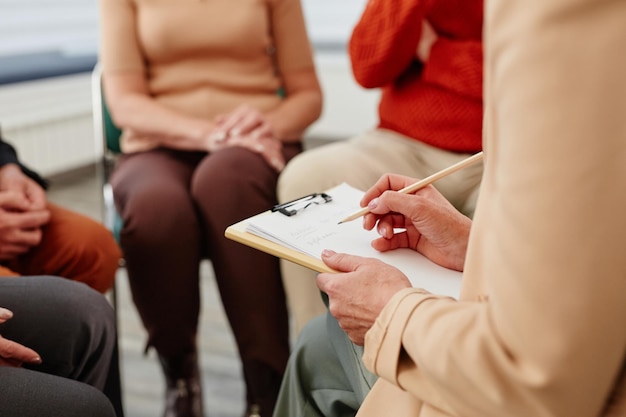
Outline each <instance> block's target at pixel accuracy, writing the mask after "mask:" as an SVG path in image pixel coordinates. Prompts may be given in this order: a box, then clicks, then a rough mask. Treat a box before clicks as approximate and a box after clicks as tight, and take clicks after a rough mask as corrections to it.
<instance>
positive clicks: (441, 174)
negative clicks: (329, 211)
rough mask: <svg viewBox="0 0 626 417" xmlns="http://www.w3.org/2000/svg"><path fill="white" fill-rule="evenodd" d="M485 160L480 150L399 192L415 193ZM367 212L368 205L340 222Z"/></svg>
mask: <svg viewBox="0 0 626 417" xmlns="http://www.w3.org/2000/svg"><path fill="white" fill-rule="evenodd" d="M482 160H483V153H482V152H478V153H476V154H474V155H472V156H470V157H469V158H467V159H464V160H462V161H460V162H457V163H456V164H454V165H450V166H449V167H447V168H444V169H442V170H441V171H439V172H436V173H434V174H432V175H430V176H428V177H426V178H424V179H422V180H419V181H417V182H414V183H413V184H411V185H407V186H406V187H404V188H402V189H401V190H398V191H397V192H398V193H402V194H410V193H413V192H415V191H417V190H419V189H420V188H424V187H426V186H427V185H430V184H432V183H433V182H435V181H437V180H440V179H441V178H444V177H447V176H448V175H450V174H453V173H455V172H457V171H459V170H461V169H463V168H465V167H468V166H470V165H474V164H476V163H478V162H480V161H482ZM367 213H369V209H368V208H367V207H364V208H362V209H361V210H358V211H356V212H354V213H352V214H351V215H349V216H348V217H346V218H345V219H343V220H342V221H340V222H339V224H341V223H346V222H350V221H352V220H355V219H358V218H359V217H361V216H364V215H366V214H367Z"/></svg>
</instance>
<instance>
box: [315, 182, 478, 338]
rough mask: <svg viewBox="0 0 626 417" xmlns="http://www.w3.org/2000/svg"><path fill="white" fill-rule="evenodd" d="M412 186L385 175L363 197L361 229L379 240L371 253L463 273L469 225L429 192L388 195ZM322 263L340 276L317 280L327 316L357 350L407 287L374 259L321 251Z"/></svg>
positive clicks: (394, 271) (324, 275) (392, 270)
mask: <svg viewBox="0 0 626 417" xmlns="http://www.w3.org/2000/svg"><path fill="white" fill-rule="evenodd" d="M415 181H416V180H415V179H414V178H409V177H405V176H401V175H393V174H386V175H384V176H383V177H381V178H380V179H379V180H378V182H377V183H376V184H375V185H374V186H373V187H372V188H370V189H369V190H368V191H367V192H366V193H365V195H364V196H363V199H362V200H361V206H362V207H366V206H367V207H368V209H369V213H368V214H366V215H365V216H364V218H363V227H364V228H365V229H367V230H372V229H374V227H376V230H377V231H378V234H379V235H380V237H379V238H377V239H375V240H374V241H372V247H374V248H375V249H376V250H378V251H381V252H386V251H389V250H394V249H397V248H410V249H412V250H415V251H416V252H419V253H421V254H422V255H424V256H426V257H427V258H429V259H430V260H432V261H433V262H435V263H437V264H439V265H442V266H444V267H447V268H450V269H455V270H458V271H462V270H463V264H464V262H465V253H466V250H467V243H468V240H469V231H470V228H471V220H470V219H469V218H468V217H466V216H464V215H463V214H461V213H460V212H458V211H457V210H456V209H455V208H454V206H452V204H451V203H450V202H449V201H448V200H447V199H446V198H445V197H444V196H443V195H441V194H440V193H439V192H438V191H437V190H436V189H435V188H434V187H432V186H428V187H425V188H423V189H421V190H419V191H417V192H416V193H414V194H402V193H396V192H392V191H397V190H400V189H402V188H404V187H405V186H407V185H410V184H413V183H414V182H415ZM397 230H399V231H397ZM396 231H397V232H396ZM322 260H323V261H324V263H325V264H326V265H328V266H329V267H331V268H332V269H334V270H336V271H339V273H321V274H319V275H318V277H317V286H318V287H319V288H320V290H322V291H323V292H325V293H326V294H327V295H328V298H329V311H330V313H331V314H332V315H333V316H335V318H336V319H337V321H338V322H339V325H340V326H341V328H342V329H343V330H344V331H345V332H346V334H347V335H348V337H349V338H350V340H352V341H353V342H354V343H356V344H358V345H362V344H363V343H364V340H365V333H366V332H367V331H368V330H369V329H370V328H371V327H372V325H373V324H374V322H375V320H376V318H377V317H378V315H379V314H380V312H381V311H382V309H383V308H384V307H385V305H386V304H387V303H388V302H389V300H390V299H391V297H393V295H394V294H396V293H397V292H398V291H400V290H402V289H404V288H410V287H411V284H410V282H409V280H408V278H407V277H406V276H405V275H404V274H403V273H402V272H401V271H400V270H398V269H397V268H395V267H393V266H390V265H388V264H386V263H384V262H382V261H380V260H378V259H373V258H363V257H360V256H355V255H349V254H342V253H335V252H333V251H330V250H325V251H324V252H323V253H322Z"/></svg>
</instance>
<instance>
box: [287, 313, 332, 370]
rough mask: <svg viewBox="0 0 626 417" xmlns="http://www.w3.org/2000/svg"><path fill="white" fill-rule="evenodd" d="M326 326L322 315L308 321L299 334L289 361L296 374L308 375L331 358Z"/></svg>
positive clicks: (324, 317)
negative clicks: (296, 371)
mask: <svg viewBox="0 0 626 417" xmlns="http://www.w3.org/2000/svg"><path fill="white" fill-rule="evenodd" d="M328 340H329V335H328V332H327V326H326V315H325V314H322V315H320V316H318V317H315V318H313V319H312V320H310V321H309V322H308V323H307V324H306V325H305V326H304V327H303V328H302V331H301V332H300V335H299V336H298V340H297V341H296V344H295V346H294V347H293V351H292V353H291V358H290V361H291V362H293V363H292V365H291V366H295V367H296V368H297V369H298V373H299V374H302V375H309V374H310V373H312V371H313V370H314V369H316V368H318V367H319V366H320V364H321V363H323V362H325V361H326V360H327V359H328V358H329V357H332V355H333V351H332V346H331V344H330V343H329V341H328Z"/></svg>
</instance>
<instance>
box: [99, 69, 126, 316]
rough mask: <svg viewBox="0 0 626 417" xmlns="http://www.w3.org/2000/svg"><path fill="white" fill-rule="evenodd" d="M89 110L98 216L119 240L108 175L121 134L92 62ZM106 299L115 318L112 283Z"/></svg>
mask: <svg viewBox="0 0 626 417" xmlns="http://www.w3.org/2000/svg"><path fill="white" fill-rule="evenodd" d="M91 94H92V97H91V98H92V113H93V126H94V141H95V146H96V147H95V149H97V150H102V157H101V160H100V161H98V163H96V175H97V176H98V178H99V179H100V180H101V181H102V202H103V204H102V218H103V223H104V225H105V227H106V228H107V229H109V230H110V231H111V233H112V234H113V237H114V238H115V240H116V241H117V242H118V243H119V242H120V232H121V230H122V225H123V224H122V218H121V217H120V216H119V214H118V213H117V210H116V209H115V204H114V203H113V188H112V187H111V184H110V183H109V176H110V174H111V172H112V170H113V167H114V165H115V160H116V158H117V156H118V155H119V154H120V153H121V149H120V143H119V139H120V136H121V134H122V131H121V130H120V128H118V127H117V126H115V124H114V123H113V120H112V119H111V115H110V114H109V110H108V108H107V105H106V102H105V100H104V95H103V94H102V70H101V68H100V64H96V65H95V67H94V69H93V71H92V74H91ZM120 266H124V259H120ZM109 295H110V299H111V304H112V305H113V308H114V309H115V312H116V313H115V314H116V321H117V315H118V312H117V311H118V309H117V307H118V303H117V291H116V283H115V282H114V283H113V288H112V289H111V292H110V294H109Z"/></svg>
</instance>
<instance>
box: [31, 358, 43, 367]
mask: <svg viewBox="0 0 626 417" xmlns="http://www.w3.org/2000/svg"><path fill="white" fill-rule="evenodd" d="M42 362H43V361H42V360H41V358H40V357H39V356H35V357H34V358H32V359H31V360H30V363H32V364H34V365H41V363H42Z"/></svg>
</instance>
